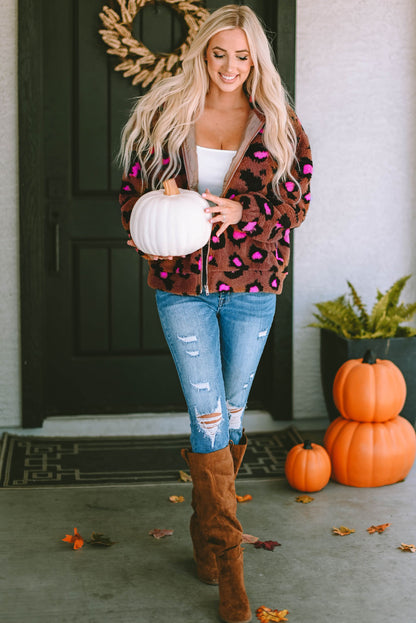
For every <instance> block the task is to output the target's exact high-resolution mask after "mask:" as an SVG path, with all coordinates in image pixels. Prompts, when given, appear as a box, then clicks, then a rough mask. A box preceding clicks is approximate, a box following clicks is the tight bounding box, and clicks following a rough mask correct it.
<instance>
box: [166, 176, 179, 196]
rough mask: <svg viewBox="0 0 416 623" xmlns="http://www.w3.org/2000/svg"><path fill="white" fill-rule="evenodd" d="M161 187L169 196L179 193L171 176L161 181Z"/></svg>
mask: <svg viewBox="0 0 416 623" xmlns="http://www.w3.org/2000/svg"><path fill="white" fill-rule="evenodd" d="M163 188H164V189H165V195H168V196H169V197H170V196H172V195H180V192H179V188H178V186H177V184H176V182H175V180H174V179H173V178H172V179H170V180H165V181H164V182H163Z"/></svg>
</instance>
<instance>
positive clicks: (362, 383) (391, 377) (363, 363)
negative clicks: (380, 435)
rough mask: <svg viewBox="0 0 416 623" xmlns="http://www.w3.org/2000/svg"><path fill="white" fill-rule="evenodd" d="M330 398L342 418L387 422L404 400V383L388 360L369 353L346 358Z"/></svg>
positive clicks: (396, 412) (398, 372) (397, 413)
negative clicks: (359, 357) (332, 399)
mask: <svg viewBox="0 0 416 623" xmlns="http://www.w3.org/2000/svg"><path fill="white" fill-rule="evenodd" d="M333 396H334V402H335V406H336V407H337V409H338V411H339V412H340V413H341V415H342V416H343V417H344V418H347V419H348V420H355V421H357V422H386V421H387V420H391V419H392V418H394V417H396V415H399V413H400V411H401V410H402V408H403V405H404V403H405V400H406V382H405V380H404V377H403V374H402V373H401V372H400V370H399V368H398V367H397V366H396V365H395V364H394V363H393V362H392V361H389V360H388V359H376V358H375V355H374V353H373V352H372V351H368V352H367V353H366V354H365V356H364V358H363V359H349V360H348V361H346V362H345V363H344V364H343V365H342V366H341V367H340V369H339V370H338V372H337V374H336V376H335V380H334V385H333Z"/></svg>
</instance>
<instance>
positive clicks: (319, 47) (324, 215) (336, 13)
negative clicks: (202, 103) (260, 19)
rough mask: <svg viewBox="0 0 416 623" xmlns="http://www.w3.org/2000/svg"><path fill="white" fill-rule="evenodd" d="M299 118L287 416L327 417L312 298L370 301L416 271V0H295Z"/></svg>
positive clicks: (410, 294) (415, 284) (413, 293)
mask: <svg viewBox="0 0 416 623" xmlns="http://www.w3.org/2000/svg"><path fill="white" fill-rule="evenodd" d="M297 7H298V19H297V76H296V78H297V82H296V93H297V97H296V102H297V111H298V114H299V116H300V117H301V120H302V122H303V124H304V126H305V128H306V130H307V132H308V134H309V137H310V140H311V143H312V149H313V154H314V161H315V169H314V178H313V180H312V203H311V208H310V213H309V216H308V218H307V220H306V221H305V223H304V224H303V225H302V227H301V228H300V230H298V231H297V232H296V238H295V241H296V242H295V254H294V268H295V279H294V284H295V293H294V301H295V307H294V313H295V369H294V376H295V383H294V402H295V417H296V418H301V417H318V416H322V415H325V407H324V402H323V397H322V393H321V390H320V373H319V331H318V330H317V329H311V328H306V325H307V324H308V323H309V322H311V321H312V320H313V318H312V313H313V311H314V309H315V308H314V306H313V303H314V302H318V301H323V300H328V299H332V298H335V297H336V296H339V295H341V294H344V293H346V291H347V284H346V281H347V279H348V280H350V281H351V282H352V283H353V284H354V285H355V286H356V288H357V290H358V292H359V293H361V294H362V296H363V298H364V300H365V301H366V303H367V304H368V305H370V307H371V305H372V303H373V301H374V297H375V294H376V290H377V288H378V289H379V290H381V291H385V290H386V289H387V288H388V287H389V286H390V285H391V284H392V283H393V282H394V281H395V280H396V279H398V278H399V277H401V276H403V275H406V274H410V273H414V277H413V279H411V280H410V282H409V283H408V285H407V286H406V289H405V292H404V293H405V299H406V300H408V301H410V300H412V301H414V300H416V250H415V239H416V212H415V208H414V206H415V202H416V176H415V168H416V37H415V33H416V2H415V1H414V0H349V1H348V2H345V0H331V2H328V0H298V2H297Z"/></svg>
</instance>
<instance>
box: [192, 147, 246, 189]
mask: <svg viewBox="0 0 416 623" xmlns="http://www.w3.org/2000/svg"><path fill="white" fill-rule="evenodd" d="M196 153H197V156H198V192H199V193H203V192H205V190H206V189H207V188H208V190H209V191H210V192H211V193H212V194H213V195H218V196H219V195H221V191H222V187H223V185H224V178H225V175H226V173H227V171H228V169H229V168H230V164H231V161H232V159H233V158H234V156H235V154H236V153H237V151H232V150H231V149H211V148H210V147H200V145H197V146H196Z"/></svg>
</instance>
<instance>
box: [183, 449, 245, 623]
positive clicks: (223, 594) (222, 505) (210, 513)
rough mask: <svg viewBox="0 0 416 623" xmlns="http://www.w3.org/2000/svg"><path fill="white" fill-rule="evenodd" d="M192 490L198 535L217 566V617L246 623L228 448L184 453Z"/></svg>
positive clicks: (232, 479) (238, 530)
mask: <svg viewBox="0 0 416 623" xmlns="http://www.w3.org/2000/svg"><path fill="white" fill-rule="evenodd" d="M182 456H183V457H184V458H185V460H186V462H187V463H188V465H189V468H190V471H191V476H192V482H193V487H194V495H193V502H194V504H195V508H196V513H197V517H198V521H199V527H200V530H201V533H202V534H203V535H204V537H205V538H206V541H207V543H208V544H210V546H211V549H212V551H213V552H214V554H215V556H216V561H217V566H218V573H219V575H218V579H219V593H220V606H219V614H220V617H221V619H222V620H223V621H224V622H225V623H248V622H249V621H251V618H252V617H251V611H250V605H249V602H248V598H247V595H246V591H245V586H244V568H243V552H242V549H241V539H242V529H241V524H240V522H239V521H238V519H237V516H236V512H237V501H236V497H235V486H234V480H235V475H234V461H233V458H232V455H231V452H230V448H229V446H227V447H226V448H223V449H222V450H217V451H216V452H211V453H209V454H199V453H194V452H191V451H187V450H183V451H182Z"/></svg>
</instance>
